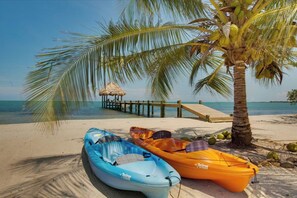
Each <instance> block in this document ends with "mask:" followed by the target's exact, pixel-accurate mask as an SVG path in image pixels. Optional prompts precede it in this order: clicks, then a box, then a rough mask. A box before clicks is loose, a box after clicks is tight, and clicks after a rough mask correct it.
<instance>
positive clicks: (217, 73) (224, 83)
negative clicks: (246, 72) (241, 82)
mask: <svg viewBox="0 0 297 198" xmlns="http://www.w3.org/2000/svg"><path fill="white" fill-rule="evenodd" d="M222 66H223V64H221V65H220V66H219V67H217V68H216V69H215V70H214V71H213V72H212V73H211V74H209V75H208V76H206V77H205V78H203V79H201V80H199V81H198V82H197V83H196V85H195V89H194V93H196V94H197V93H198V92H199V91H200V90H201V89H202V88H206V89H207V90H208V91H209V92H210V93H212V94H215V93H218V94H220V95H221V96H223V97H225V98H227V97H229V96H230V95H231V93H232V92H231V89H230V82H231V81H232V79H231V77H230V76H229V75H228V74H227V73H225V72H223V71H222V70H221V67H222Z"/></svg>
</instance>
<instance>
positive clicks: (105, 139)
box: [95, 135, 122, 144]
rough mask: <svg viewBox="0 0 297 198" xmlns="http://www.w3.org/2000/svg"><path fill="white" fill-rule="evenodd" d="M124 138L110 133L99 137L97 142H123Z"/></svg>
mask: <svg viewBox="0 0 297 198" xmlns="http://www.w3.org/2000/svg"><path fill="white" fill-rule="evenodd" d="M121 141H122V139H121V137H120V136H116V135H108V136H103V137H101V138H99V139H98V140H97V141H96V142H95V144H103V143H106V142H121Z"/></svg>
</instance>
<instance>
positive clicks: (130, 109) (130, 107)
mask: <svg viewBox="0 0 297 198" xmlns="http://www.w3.org/2000/svg"><path fill="white" fill-rule="evenodd" d="M129 111H130V113H132V101H131V100H130V106H129Z"/></svg>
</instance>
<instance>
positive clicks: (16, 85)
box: [0, 0, 297, 102]
mask: <svg viewBox="0 0 297 198" xmlns="http://www.w3.org/2000/svg"><path fill="white" fill-rule="evenodd" d="M125 2H127V1H120V0H0V100H25V95H24V91H23V90H24V83H25V79H26V76H27V74H28V72H29V71H32V70H33V68H34V65H35V63H36V62H37V59H36V57H35V56H36V55H37V54H38V53H40V52H41V50H42V49H44V48H49V47H55V46H58V45H59V42H57V40H58V39H61V38H66V37H67V34H65V32H78V33H84V34H95V33H98V32H99V28H100V27H99V26H98V22H99V23H107V22H109V21H110V20H111V19H112V20H114V21H116V20H117V18H118V17H119V15H120V14H121V11H122V10H123V8H124V7H125ZM251 76H252V74H251V73H250V72H247V100H248V101H249V102H257V101H281V100H286V95H287V92H288V91H290V90H292V89H297V70H296V69H291V70H289V71H286V74H285V78H284V81H283V83H282V85H280V86H271V87H267V86H263V85H261V84H259V83H258V82H256V81H255V79H254V78H251ZM121 86H122V87H123V89H124V90H125V91H126V92H127V95H126V96H125V97H124V99H127V100H148V99H152V97H151V96H150V90H149V88H148V87H147V81H146V80H142V81H136V82H134V83H128V84H125V85H121ZM169 100H170V101H176V100H182V101H198V100H202V101H208V102H224V101H228V102H229V101H232V97H230V98H228V99H225V98H222V97H220V96H218V95H211V94H210V93H208V92H206V91H202V92H200V93H199V94H197V95H194V94H193V87H191V86H190V85H189V82H188V79H187V77H184V76H181V77H180V78H179V79H176V82H175V84H174V90H173V93H172V95H171V96H170V98H169Z"/></svg>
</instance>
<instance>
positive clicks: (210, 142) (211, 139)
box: [208, 137, 217, 145]
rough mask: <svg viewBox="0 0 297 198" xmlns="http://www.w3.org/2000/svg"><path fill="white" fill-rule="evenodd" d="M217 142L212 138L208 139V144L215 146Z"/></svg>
mask: <svg viewBox="0 0 297 198" xmlns="http://www.w3.org/2000/svg"><path fill="white" fill-rule="evenodd" d="M216 142H217V140H216V138H214V137H211V138H209V139H208V144H209V145H214V144H215V143H216Z"/></svg>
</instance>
